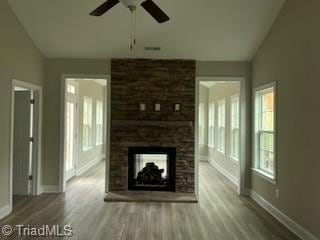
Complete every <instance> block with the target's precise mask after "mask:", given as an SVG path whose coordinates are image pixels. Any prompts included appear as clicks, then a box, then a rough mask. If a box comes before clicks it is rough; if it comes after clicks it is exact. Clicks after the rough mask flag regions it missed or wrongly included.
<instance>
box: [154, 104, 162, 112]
mask: <svg viewBox="0 0 320 240" xmlns="http://www.w3.org/2000/svg"><path fill="white" fill-rule="evenodd" d="M154 110H155V111H156V112H160V110H161V104H160V103H156V104H155V105H154Z"/></svg>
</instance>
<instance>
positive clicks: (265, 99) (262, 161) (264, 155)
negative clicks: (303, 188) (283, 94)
mask: <svg viewBox="0 0 320 240" xmlns="http://www.w3.org/2000/svg"><path fill="white" fill-rule="evenodd" d="M274 92H275V87H274V84H272V86H268V87H265V88H261V89H260V90H257V91H256V93H255V158H256V168H257V169H258V170H260V171H261V172H263V173H265V175H267V176H269V177H271V178H274V177H275V154H274V153H275V152H274V146H275V127H274V125H275V124H274V122H275V121H274V119H275V110H274V109H275V96H274Z"/></svg>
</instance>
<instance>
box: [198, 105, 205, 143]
mask: <svg viewBox="0 0 320 240" xmlns="http://www.w3.org/2000/svg"><path fill="white" fill-rule="evenodd" d="M204 111H205V110H204V103H200V104H199V144H202V145H203V144H204V125H205V122H204Z"/></svg>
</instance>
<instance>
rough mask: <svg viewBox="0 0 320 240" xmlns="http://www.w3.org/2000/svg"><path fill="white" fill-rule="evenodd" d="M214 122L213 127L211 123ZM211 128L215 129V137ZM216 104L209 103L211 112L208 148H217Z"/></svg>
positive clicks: (209, 116)
mask: <svg viewBox="0 0 320 240" xmlns="http://www.w3.org/2000/svg"><path fill="white" fill-rule="evenodd" d="M212 108H213V121H212V114H210V113H211V112H212ZM212 122H213V125H211V123H212ZM211 128H213V136H211ZM216 145H217V142H216V102H215V101H212V102H209V111H208V147H209V148H216Z"/></svg>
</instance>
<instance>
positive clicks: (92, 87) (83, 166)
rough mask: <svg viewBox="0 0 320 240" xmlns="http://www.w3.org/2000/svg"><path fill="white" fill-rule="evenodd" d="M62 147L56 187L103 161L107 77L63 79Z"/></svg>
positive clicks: (104, 151)
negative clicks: (58, 183) (58, 181)
mask: <svg viewBox="0 0 320 240" xmlns="http://www.w3.org/2000/svg"><path fill="white" fill-rule="evenodd" d="M63 83H64V84H63V87H64V88H63V96H64V101H63V106H62V109H63V112H62V115H63V122H62V124H63V141H62V142H63V146H62V153H63V155H62V164H61V166H60V173H61V174H60V179H61V183H62V184H61V183H60V190H61V192H64V191H65V190H66V189H67V188H66V187H67V185H68V184H69V183H71V182H72V181H73V180H75V181H76V179H77V177H79V176H84V175H86V174H88V173H89V172H90V170H92V169H93V167H96V166H97V165H98V164H103V165H104V164H105V163H104V162H105V160H106V148H107V147H106V146H107V141H106V138H107V120H106V119H107V79H106V78H105V77H85V78H84V77H76V76H72V77H64V78H63Z"/></svg>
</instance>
